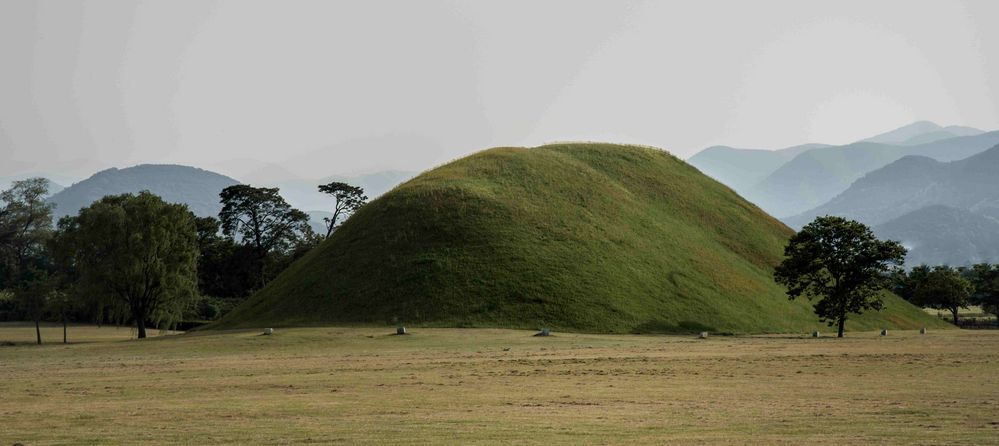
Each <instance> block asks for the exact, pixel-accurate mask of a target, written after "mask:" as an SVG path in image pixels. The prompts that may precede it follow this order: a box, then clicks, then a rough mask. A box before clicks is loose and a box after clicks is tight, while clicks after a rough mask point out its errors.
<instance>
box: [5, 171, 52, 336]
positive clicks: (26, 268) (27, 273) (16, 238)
mask: <svg viewBox="0 0 999 446" xmlns="http://www.w3.org/2000/svg"><path fill="white" fill-rule="evenodd" d="M48 190H49V180H46V179H44V178H30V179H27V180H22V181H15V182H14V184H13V185H12V186H11V187H10V188H9V189H7V190H4V191H2V192H0V289H3V288H8V289H9V290H11V291H13V292H14V296H15V297H16V299H17V302H18V306H19V307H21V309H22V311H24V312H25V314H27V315H28V316H29V317H31V319H32V320H33V321H34V322H35V337H36V339H37V342H38V343H39V344H41V343H42V332H41V329H40V328H39V320H40V319H41V317H42V314H43V313H44V310H45V295H46V292H45V291H43V289H44V288H45V286H43V285H44V282H45V280H44V276H45V269H46V265H45V263H46V258H45V252H44V251H45V243H46V241H47V240H48V239H49V237H50V236H51V233H52V231H51V226H52V205H51V204H49V203H47V202H46V201H45V196H46V195H48Z"/></svg>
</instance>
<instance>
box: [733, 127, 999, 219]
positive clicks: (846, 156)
mask: <svg viewBox="0 0 999 446" xmlns="http://www.w3.org/2000/svg"><path fill="white" fill-rule="evenodd" d="M996 144H999V132H989V133H983V134H980V135H974V136H959V137H954V138H948V139H943V140H939V141H933V142H929V143H925V144H918V145H914V146H904V145H890V144H881V143H874V142H858V143H853V144H850V145H846V146H836V147H827V148H819V149H813V150H809V151H807V152H804V153H802V154H800V155H798V156H797V157H795V158H794V159H792V160H791V161H789V162H788V163H786V164H784V165H783V166H781V167H780V168H779V169H777V170H776V171H774V172H773V173H772V174H770V175H769V176H768V177H767V178H766V179H764V180H763V181H761V182H760V183H759V184H758V185H756V186H755V187H753V188H751V189H750V190H748V191H747V192H746V195H745V196H746V197H747V198H749V199H750V201H752V202H753V203H756V204H757V205H759V206H760V207H762V208H763V209H765V210H767V211H768V212H770V213H771V214H772V215H775V216H777V217H789V216H792V215H796V214H798V213H801V212H804V211H806V210H808V209H811V208H813V207H816V206H819V205H821V204H822V203H825V202H827V201H829V200H831V199H832V198H833V197H835V196H836V195H838V194H840V193H841V192H843V191H845V190H846V189H847V188H848V187H849V186H850V185H851V184H852V183H853V182H854V181H856V180H858V179H859V178H861V177H863V176H864V174H866V173H868V172H871V171H873V170H876V169H878V168H881V167H884V166H886V165H888V164H890V163H891V162H893V161H895V160H898V159H899V158H902V157H904V156H908V155H918V156H925V157H929V158H932V159H935V160H937V161H954V160H959V159H963V158H966V157H969V156H972V155H975V154H977V153H980V152H982V151H984V150H986V149H988V148H990V147H992V146H994V145H996Z"/></svg>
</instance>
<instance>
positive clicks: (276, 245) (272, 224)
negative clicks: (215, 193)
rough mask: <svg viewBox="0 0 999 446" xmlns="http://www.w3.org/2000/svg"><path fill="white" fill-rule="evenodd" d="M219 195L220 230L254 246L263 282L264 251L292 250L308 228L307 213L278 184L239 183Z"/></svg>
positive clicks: (265, 254)
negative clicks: (284, 195)
mask: <svg viewBox="0 0 999 446" xmlns="http://www.w3.org/2000/svg"><path fill="white" fill-rule="evenodd" d="M219 196H220V198H221V199H222V211H221V212H219V220H220V222H221V225H222V233H223V234H225V235H226V236H228V237H231V238H233V239H237V238H238V239H239V240H241V241H242V243H243V244H244V245H247V246H251V247H252V248H253V250H254V253H255V255H256V260H257V262H258V266H257V270H258V271H257V273H258V279H259V281H260V285H263V282H264V266H265V261H266V259H267V254H268V253H270V252H272V251H282V252H283V251H291V250H293V249H294V248H295V247H296V242H297V241H298V239H299V238H300V237H302V236H303V235H305V234H308V233H310V232H311V228H310V227H309V216H308V215H307V214H306V213H305V212H302V211H300V210H298V209H295V208H293V207H291V205H290V204H288V203H287V202H286V201H285V200H284V198H282V197H281V195H280V194H279V193H278V189H277V188H266V187H253V186H250V185H246V184H238V185H235V186H229V187H227V188H225V189H223V190H222V192H221V193H220V194H219Z"/></svg>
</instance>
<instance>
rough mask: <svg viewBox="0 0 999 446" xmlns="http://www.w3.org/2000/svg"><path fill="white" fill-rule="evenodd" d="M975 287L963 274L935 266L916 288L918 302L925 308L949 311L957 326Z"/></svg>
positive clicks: (944, 266)
mask: <svg viewBox="0 0 999 446" xmlns="http://www.w3.org/2000/svg"><path fill="white" fill-rule="evenodd" d="M974 291H975V288H974V286H973V285H972V284H971V282H970V281H968V279H965V278H964V277H962V275H961V272H960V271H958V270H956V269H954V268H951V267H949V266H946V265H942V266H935V267H933V269H932V270H930V271H929V272H928V273H926V275H925V277H924V278H923V280H922V281H921V283H919V285H918V286H917V287H916V302H918V303H919V304H920V305H922V306H924V307H929V308H935V309H938V310H947V311H950V312H951V315H952V316H953V317H954V325H957V322H958V321H957V313H958V311H959V310H960V309H961V308H967V307H968V304H969V298H970V297H971V293H972V292H974Z"/></svg>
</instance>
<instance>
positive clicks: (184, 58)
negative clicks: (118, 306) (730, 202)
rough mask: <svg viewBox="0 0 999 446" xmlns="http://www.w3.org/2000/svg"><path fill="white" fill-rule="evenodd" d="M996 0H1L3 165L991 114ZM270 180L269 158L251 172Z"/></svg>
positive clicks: (818, 126) (335, 158) (191, 158)
mask: <svg viewBox="0 0 999 446" xmlns="http://www.w3.org/2000/svg"><path fill="white" fill-rule="evenodd" d="M997 17H999V2H996V1H992V0H982V1H967V2H959V1H919V2H916V1H911V0H900V1H877V2H874V1H867V0H865V1H840V0H837V1H824V2H820V1H799V0H789V1H752V2H748V1H737V0H733V1H696V2H695V1H689V2H679V1H677V2H666V1H656V2H647V3H641V2H632V3H625V2H619V1H605V2H583V1H578V0H573V1H522V2H517V1H509V0H504V1H491V2H484V1H427V0H422V1H409V0H405V1H402V0H400V1H370V0H368V1H357V2H335V1H248V0H233V1H218V2H213V1H206V0H190V1H177V0H170V1H167V0H162V1H145V2H126V1H96V0H95V1H74V2H66V1H40V2H31V1H2V2H0V61H2V64H3V65H2V69H0V156H2V158H0V175H10V174H17V173H21V174H23V173H28V172H45V173H49V174H52V175H53V176H54V177H56V178H57V179H58V178H59V176H60V175H62V176H64V177H81V176H86V175H89V173H92V172H93V171H94V170H96V169H101V168H106V167H110V166H118V167H124V166H129V165H134V164H138V163H149V162H169V163H181V164H189V165H196V166H200V167H206V168H211V169H213V170H217V171H220V172H223V173H228V174H230V175H234V176H236V177H237V178H239V179H242V178H240V177H241V176H251V177H252V176H254V175H259V174H260V172H262V171H263V172H271V173H275V174H276V173H277V172H284V174H286V175H289V176H302V177H309V178H312V177H323V176H327V175H333V174H350V173H363V172H372V171H378V170H386V169H399V170H422V169H426V168H429V167H432V166H434V165H437V164H440V163H442V162H445V161H448V160H451V159H454V158H457V157H460V156H462V155H465V154H468V153H471V152H474V151H478V150H481V149H484V148H488V147H493V146H504V145H507V146H509V145H514V146H527V145H538V144H542V143H545V142H551V141H562V140H600V141H612V142H622V143H641V144H648V145H654V146H658V147H662V148H665V149H668V150H670V151H671V152H673V153H675V154H677V155H679V156H682V157H687V156H689V155H691V154H693V153H694V152H696V151H697V150H700V149H702V148H704V147H706V146H710V145H714V144H727V145H733V146H739V147H760V148H779V147H785V146H790V145H795V144H800V143H804V142H822V143H846V142H850V141H853V140H856V139H860V138H862V137H866V136H869V135H871V134H874V133H878V132H881V131H885V130H890V129H892V128H895V127H899V126H902V125H905V124H908V123H910V122H912V121H915V120H931V121H935V122H937V123H939V124H942V125H949V124H963V125H970V126H975V127H979V128H983V129H989V130H992V129H999V107H997V104H999V27H997V26H996V18H997ZM254 172H256V173H254Z"/></svg>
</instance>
